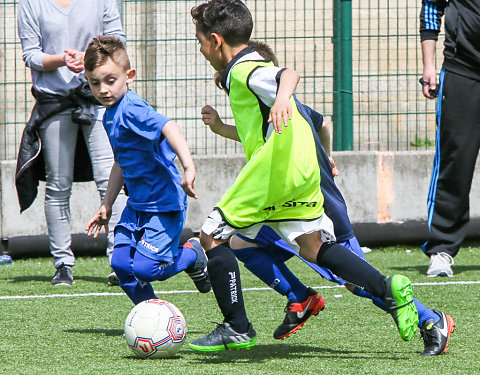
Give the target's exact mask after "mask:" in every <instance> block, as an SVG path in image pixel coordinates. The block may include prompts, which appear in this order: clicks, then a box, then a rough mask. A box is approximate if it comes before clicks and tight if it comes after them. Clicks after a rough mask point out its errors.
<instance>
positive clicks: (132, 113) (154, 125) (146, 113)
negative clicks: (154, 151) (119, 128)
mask: <svg viewBox="0 0 480 375" xmlns="http://www.w3.org/2000/svg"><path fill="white" fill-rule="evenodd" d="M126 118H127V120H128V127H129V129H130V130H131V131H132V132H134V133H135V134H137V135H139V136H140V137H142V138H145V139H148V140H150V141H158V142H160V141H161V140H162V139H163V136H162V130H163V127H164V126H165V124H166V123H167V122H169V121H170V119H169V118H167V117H165V116H163V115H162V114H160V113H158V112H156V111H155V110H154V109H153V108H152V107H150V106H149V105H145V104H144V103H139V102H133V103H131V105H129V106H128V110H127V113H126Z"/></svg>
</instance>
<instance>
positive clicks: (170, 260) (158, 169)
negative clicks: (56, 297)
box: [85, 36, 211, 304]
mask: <svg viewBox="0 0 480 375" xmlns="http://www.w3.org/2000/svg"><path fill="white" fill-rule="evenodd" d="M85 77H86V78H87V80H88V84H89V86H90V88H91V90H92V93H93V95H94V96H95V97H96V98H97V100H98V101H99V102H100V103H101V104H102V105H104V106H105V107H106V108H107V109H106V112H105V115H104V118H103V125H104V127H105V130H106V132H107V135H108V138H109V140H110V144H111V145H112V149H113V153H114V156H115V163H114V165H113V167H112V171H111V173H110V179H109V181H108V188H107V192H106V194H105V198H104V200H103V202H102V205H101V207H100V209H99V210H98V211H97V213H96V214H95V215H94V216H93V218H92V219H91V220H90V221H89V223H88V224H87V226H86V230H87V231H88V234H89V235H92V234H93V235H94V236H95V237H96V236H97V235H98V233H99V232H100V230H101V228H102V227H105V230H106V231H108V226H107V224H108V221H109V219H110V215H111V212H112V211H111V209H112V205H113V202H114V201H115V199H116V197H117V195H118V193H119V191H120V189H121V188H122V186H123V184H125V186H126V188H127V190H128V194H129V198H128V201H127V205H126V207H125V209H124V211H123V213H122V217H121V219H120V221H119V222H118V224H117V226H116V228H115V246H114V251H113V256H112V267H113V269H114V270H115V272H116V274H117V276H118V278H119V281H120V286H121V288H122V289H123V290H124V291H125V293H126V294H127V295H128V297H130V299H131V300H132V302H133V303H135V304H138V303H140V302H142V301H144V300H147V299H151V298H156V296H155V294H154V292H153V288H152V286H151V284H150V282H151V281H154V280H165V279H168V278H169V277H171V276H173V275H175V274H177V273H179V272H181V271H186V272H187V273H188V274H189V276H190V277H191V278H192V280H193V281H194V283H195V285H196V287H197V289H198V290H199V291H200V292H202V293H206V292H208V291H210V289H211V287H210V280H209V278H208V274H207V273H206V271H205V268H206V264H207V260H206V257H205V253H204V251H203V249H202V247H201V246H200V243H199V241H198V239H195V238H192V239H190V240H189V241H187V243H186V244H185V245H183V246H179V240H180V234H181V232H182V229H183V225H184V223H185V217H186V209H187V195H188V196H190V197H193V198H197V195H196V193H195V190H194V180H195V174H196V172H195V166H194V164H193V160H192V157H191V155H190V151H189V149H188V145H187V142H186V140H185V138H184V137H183V135H182V133H181V131H180V129H179V126H178V125H177V123H176V122H174V121H172V120H170V119H168V118H166V117H164V116H162V115H161V114H159V113H157V112H156V111H155V110H154V109H153V108H152V107H151V106H150V105H148V103H146V102H145V101H144V100H143V99H141V98H140V97H139V96H138V95H136V94H135V93H134V92H133V91H131V90H129V89H128V85H129V84H130V83H132V82H133V79H134V77H135V70H134V69H131V67H130V62H129V59H128V55H127V52H126V50H125V46H124V45H123V43H122V42H121V41H119V40H118V39H116V38H115V37H107V36H98V37H96V38H95V39H94V40H93V41H92V42H91V43H90V44H89V46H88V48H87V50H86V52H85ZM176 156H178V158H179V160H180V163H181V164H182V167H183V169H184V175H183V179H182V178H181V177H180V175H179V173H178V170H177V168H176V166H175V164H174V159H175V157H176Z"/></svg>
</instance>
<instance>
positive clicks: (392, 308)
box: [384, 275, 418, 341]
mask: <svg viewBox="0 0 480 375" xmlns="http://www.w3.org/2000/svg"><path fill="white" fill-rule="evenodd" d="M386 284H387V285H386V289H387V290H386V292H385V298H384V301H385V303H386V305H387V308H388V312H389V313H390V314H391V315H392V317H393V320H395V323H396V324H397V327H398V331H399V332H400V337H401V338H402V339H404V340H405V341H409V340H411V339H412V338H413V336H414V335H415V331H416V329H417V325H418V311H417V308H416V307H415V303H414V302H413V292H412V283H411V282H410V280H409V278H408V277H406V276H403V275H393V276H390V277H389V278H388V279H387V281H386Z"/></svg>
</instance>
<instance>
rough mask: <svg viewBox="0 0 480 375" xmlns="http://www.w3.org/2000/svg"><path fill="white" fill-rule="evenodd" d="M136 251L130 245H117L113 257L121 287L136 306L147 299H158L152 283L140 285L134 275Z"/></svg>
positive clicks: (113, 264)
mask: <svg viewBox="0 0 480 375" xmlns="http://www.w3.org/2000/svg"><path fill="white" fill-rule="evenodd" d="M135 254H136V249H135V248H134V247H132V246H130V245H124V244H121V245H116V246H115V249H114V251H113V255H112V268H113V269H114V271H115V273H116V274H117V276H118V279H119V280H120V287H121V288H122V289H123V291H124V292H125V293H126V294H127V296H128V297H129V298H130V299H131V300H132V302H133V303H134V304H135V305H136V304H138V303H140V302H142V301H146V300H147V299H152V298H157V297H156V296H155V293H154V292H153V288H152V286H151V285H150V283H144V282H142V283H139V282H138V280H137V278H136V277H135V275H134V274H133V267H132V265H133V258H134V256H135Z"/></svg>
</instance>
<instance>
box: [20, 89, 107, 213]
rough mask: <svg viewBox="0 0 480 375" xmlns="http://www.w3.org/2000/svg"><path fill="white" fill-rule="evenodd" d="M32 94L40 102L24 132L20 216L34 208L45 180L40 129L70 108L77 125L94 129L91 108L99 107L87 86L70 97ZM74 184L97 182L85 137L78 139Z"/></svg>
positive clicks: (21, 151) (74, 91) (21, 153)
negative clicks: (52, 118)
mask: <svg viewBox="0 0 480 375" xmlns="http://www.w3.org/2000/svg"><path fill="white" fill-rule="evenodd" d="M32 94H33V96H34V97H35V99H36V100H37V102H36V103H35V106H34V107H33V109H32V114H31V116H30V119H29V120H28V122H27V125H26V126H25V129H24V130H23V134H22V140H21V141H20V148H19V151H18V158H17V170H16V173H15V187H16V189H17V195H18V201H19V203H20V212H23V211H24V210H26V209H27V208H28V207H30V205H31V204H32V203H33V201H34V200H35V197H36V196H37V192H38V182H39V181H40V180H42V181H44V180H45V164H44V161H43V157H42V142H41V140H40V137H39V135H38V128H39V126H40V125H41V124H42V122H43V121H45V120H46V119H48V118H49V117H51V116H53V115H55V114H57V113H60V112H62V111H64V110H66V109H69V108H71V109H72V120H73V121H74V122H76V123H78V124H80V125H91V124H92V121H93V112H92V111H91V106H92V105H99V103H98V102H97V101H96V99H95V97H94V96H93V95H92V93H91V91H90V89H89V87H88V85H87V84H86V83H85V84H84V85H82V86H79V87H77V88H76V89H75V90H73V91H72V93H71V94H70V95H68V96H59V95H51V94H45V93H41V92H37V91H35V90H33V89H32ZM73 180H74V181H92V180H93V172H92V164H91V161H90V157H89V155H88V150H87V147H86V144H85V140H84V138H83V136H79V137H77V145H76V149H75V168H74V175H73Z"/></svg>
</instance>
